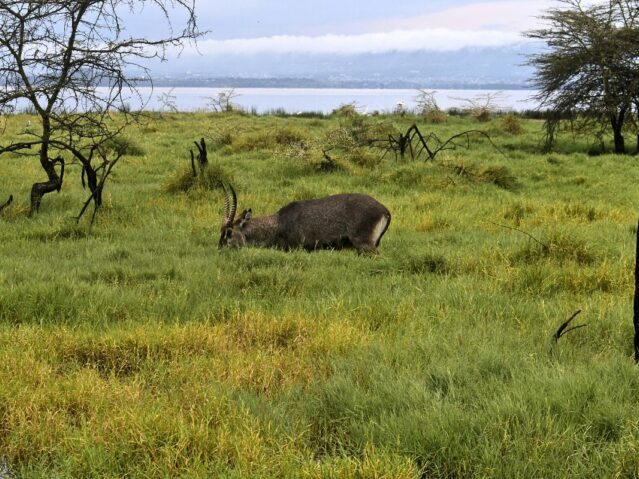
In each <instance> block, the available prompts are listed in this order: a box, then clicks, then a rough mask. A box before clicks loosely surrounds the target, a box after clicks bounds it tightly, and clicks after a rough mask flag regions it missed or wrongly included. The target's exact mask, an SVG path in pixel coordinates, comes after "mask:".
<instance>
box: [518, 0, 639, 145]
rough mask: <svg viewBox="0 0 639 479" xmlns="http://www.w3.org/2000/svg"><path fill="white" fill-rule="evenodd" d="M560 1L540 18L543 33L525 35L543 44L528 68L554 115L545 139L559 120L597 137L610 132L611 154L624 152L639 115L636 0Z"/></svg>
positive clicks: (638, 7) (540, 96)
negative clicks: (593, 130)
mask: <svg viewBox="0 0 639 479" xmlns="http://www.w3.org/2000/svg"><path fill="white" fill-rule="evenodd" d="M559 2H560V6H559V7H557V8H553V9H550V10H548V11H547V12H546V13H545V14H544V15H543V16H542V17H541V19H542V20H543V21H545V23H546V25H545V26H544V27H543V28H540V29H537V30H533V31H530V32H527V33H526V35H527V36H528V37H529V38H533V39H537V40H542V41H544V42H545V43H546V44H547V49H546V50H545V51H543V52H541V53H538V54H534V55H531V56H530V58H529V63H530V64H531V65H533V66H534V67H536V74H535V84H536V86H537V88H538V89H539V94H538V96H537V99H538V100H539V101H540V104H541V106H542V107H547V108H549V109H551V110H553V113H554V114H553V115H551V118H550V120H548V121H547V125H546V126H547V131H549V132H551V134H550V135H548V138H550V139H551V140H552V139H553V138H554V134H552V132H554V131H555V130H556V127H557V122H559V121H560V119H561V118H573V119H578V120H579V121H580V122H582V124H583V125H594V126H596V127H598V128H599V133H600V134H603V133H604V132H605V131H606V130H608V128H609V129H610V130H608V131H612V134H613V138H614V145H615V152H616V153H625V152H626V145H625V139H624V127H625V126H627V124H628V122H629V120H630V121H632V120H635V119H636V115H637V113H638V112H639V101H637V99H638V98H639V0H610V1H608V2H605V3H596V4H594V5H593V4H592V2H590V3H586V2H583V1H582V0H559ZM633 109H634V111H633ZM638 148H639V143H638Z"/></svg>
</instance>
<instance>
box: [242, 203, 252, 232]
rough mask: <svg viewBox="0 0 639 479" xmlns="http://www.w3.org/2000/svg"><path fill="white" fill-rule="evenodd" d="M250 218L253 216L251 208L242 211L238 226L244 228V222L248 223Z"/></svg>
mask: <svg viewBox="0 0 639 479" xmlns="http://www.w3.org/2000/svg"><path fill="white" fill-rule="evenodd" d="M251 218H253V211H252V210H251V208H249V209H248V210H244V212H243V213H242V218H241V219H240V228H244V226H245V225H246V223H248V221H249V220H250V219H251Z"/></svg>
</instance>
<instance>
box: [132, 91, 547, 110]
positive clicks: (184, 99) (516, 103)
mask: <svg viewBox="0 0 639 479" xmlns="http://www.w3.org/2000/svg"><path fill="white" fill-rule="evenodd" d="M228 90H229V89H228V88H182V87H176V88H154V89H153V90H151V88H150V87H145V88H140V91H141V93H142V96H143V97H144V98H148V103H147V104H146V106H145V109H147V110H163V109H164V110H166V107H165V106H164V105H163V101H162V98H163V99H164V103H166V100H169V102H171V103H173V104H174V105H175V106H176V107H177V108H178V110H180V111H197V110H210V109H211V108H210V98H211V97H215V96H216V95H217V94H218V93H219V92H221V91H228ZM234 93H235V95H237V96H235V97H234V98H233V100H232V101H233V103H234V104H236V105H238V106H240V107H242V108H244V109H246V110H251V109H253V110H255V111H257V112H258V113H265V112H268V111H271V110H275V109H283V110H285V111H286V112H288V113H298V112H305V111H320V112H323V113H330V112H331V111H332V110H334V109H335V108H337V107H338V106H340V105H342V104H344V103H351V102H355V104H356V106H357V108H358V110H359V111H360V112H361V113H364V114H365V113H372V112H374V111H380V112H384V111H392V110H394V109H395V107H396V106H397V104H398V103H400V102H401V103H403V104H404V105H405V107H406V108H408V109H411V108H413V107H414V106H415V97H416V95H417V93H418V92H417V90H393V89H388V90H386V89H336V88H235V89H234ZM495 93H497V91H495V90H437V93H436V95H435V98H436V100H437V103H438V105H439V107H440V108H441V109H444V110H447V109H449V108H453V107H463V106H468V103H467V102H464V101H463V99H473V98H477V97H478V96H481V95H486V94H495ZM534 93H535V92H534V91H531V90H501V94H500V95H499V98H498V99H497V100H496V101H495V104H496V105H498V106H499V107H500V109H503V110H515V111H521V110H527V109H535V108H536V107H537V103H536V102H535V101H533V100H531V98H530V97H531V96H532V95H533V94H534ZM167 95H169V96H167ZM130 105H131V107H132V108H135V109H137V108H139V107H140V104H139V102H138V103H136V102H135V101H133V100H131V102H130Z"/></svg>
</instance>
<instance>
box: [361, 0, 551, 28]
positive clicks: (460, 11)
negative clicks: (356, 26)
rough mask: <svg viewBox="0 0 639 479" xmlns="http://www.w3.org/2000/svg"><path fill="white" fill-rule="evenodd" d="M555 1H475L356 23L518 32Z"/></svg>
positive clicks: (393, 26)
mask: <svg viewBox="0 0 639 479" xmlns="http://www.w3.org/2000/svg"><path fill="white" fill-rule="evenodd" d="M554 4H556V1H551V0H518V1H490V2H476V3H472V4H468V5H463V6H459V7H452V8H447V9H444V10H441V11H438V12H433V13H428V14H423V15H415V16H411V17H400V18H389V19H384V20H378V21H372V22H366V23H364V24H362V25H360V28H363V29H365V30H367V31H388V30H389V29H422V28H429V27H432V26H433V25H437V27H438V28H449V29H451V30H499V31H508V32H522V31H525V30H529V29H531V28H534V27H536V26H538V23H539V21H538V18H537V17H538V16H539V15H541V14H542V13H543V12H544V10H547V9H548V8H550V7H551V6H553V5H554Z"/></svg>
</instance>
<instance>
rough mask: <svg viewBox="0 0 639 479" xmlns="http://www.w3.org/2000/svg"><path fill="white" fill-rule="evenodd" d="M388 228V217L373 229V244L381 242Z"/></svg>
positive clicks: (383, 218) (384, 217) (382, 219)
mask: <svg viewBox="0 0 639 479" xmlns="http://www.w3.org/2000/svg"><path fill="white" fill-rule="evenodd" d="M387 227H388V218H387V217H386V216H383V217H382V218H381V219H380V220H379V221H378V222H377V224H376V225H375V228H374V229H373V234H372V235H371V240H372V242H373V244H375V245H376V244H378V243H379V240H380V239H381V238H382V235H383V234H384V231H386V228H387Z"/></svg>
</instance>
